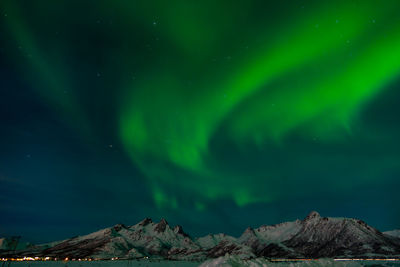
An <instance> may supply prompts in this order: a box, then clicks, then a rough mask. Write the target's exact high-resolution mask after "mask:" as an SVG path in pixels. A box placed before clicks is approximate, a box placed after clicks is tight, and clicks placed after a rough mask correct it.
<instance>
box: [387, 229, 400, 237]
mask: <svg viewBox="0 0 400 267" xmlns="http://www.w3.org/2000/svg"><path fill="white" fill-rule="evenodd" d="M383 234H384V235H386V236H391V237H397V238H400V230H392V231H387V232H383Z"/></svg>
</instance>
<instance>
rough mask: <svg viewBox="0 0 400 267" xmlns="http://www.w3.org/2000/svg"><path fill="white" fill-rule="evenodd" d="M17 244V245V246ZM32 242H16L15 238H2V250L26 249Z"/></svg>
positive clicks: (0, 240) (0, 241)
mask: <svg viewBox="0 0 400 267" xmlns="http://www.w3.org/2000/svg"><path fill="white" fill-rule="evenodd" d="M15 245H17V246H15ZM31 246H32V244H31V243H28V242H25V243H21V242H17V243H16V242H15V239H13V238H5V237H3V238H0V251H9V250H24V249H27V248H29V247H31Z"/></svg>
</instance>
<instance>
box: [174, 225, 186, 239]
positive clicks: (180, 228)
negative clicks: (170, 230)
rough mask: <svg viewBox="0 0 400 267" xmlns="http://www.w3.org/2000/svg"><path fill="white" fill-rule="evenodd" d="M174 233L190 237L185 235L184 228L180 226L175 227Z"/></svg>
mask: <svg viewBox="0 0 400 267" xmlns="http://www.w3.org/2000/svg"><path fill="white" fill-rule="evenodd" d="M174 232H175V234H181V235H183V236H185V237H187V236H189V235H188V234H187V233H185V232H184V231H183V228H182V226H180V225H177V226H175V227H174Z"/></svg>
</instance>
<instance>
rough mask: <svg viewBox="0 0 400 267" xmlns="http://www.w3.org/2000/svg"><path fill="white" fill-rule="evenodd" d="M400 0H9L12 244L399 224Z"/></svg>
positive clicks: (0, 193) (1, 72) (4, 175)
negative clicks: (308, 223) (314, 218)
mask: <svg viewBox="0 0 400 267" xmlns="http://www.w3.org/2000/svg"><path fill="white" fill-rule="evenodd" d="M399 14H400V1H398V0H393V1H392V0H383V1H368V0H358V1H356V0H343V1H321V0H318V1H317V0H316V1H312V0H302V1H297V0H292V1H289V0H287V1H265V0H254V1H250V0H235V1H232V0H217V1H215V0H202V1H197V0H196V1H195V0H193V1H192V0H172V1H165V0H151V1H149V0H131V1H128V0H126V1H124V0H114V1H108V0H85V1H82V0H59V1H49V0H36V1H31V0H26V1H24V0H1V1H0V236H9V235H17V234H18V235H22V236H23V237H24V239H26V240H29V241H32V242H45V241H50V240H57V239H64V238H67V237H71V236H74V235H79V234H85V233H89V232H92V231H95V230H98V229H100V228H104V227H108V226H112V225H114V224H116V223H125V224H127V225H131V224H135V223H137V222H138V221H140V220H142V219H143V218H145V217H152V218H153V219H154V220H159V219H160V218H162V217H163V218H166V219H167V221H168V222H169V223H171V224H181V225H183V227H184V229H185V231H186V232H188V233H189V234H191V235H194V236H198V235H205V234H207V233H209V232H213V233H217V232H225V233H227V234H231V235H236V236H237V235H239V234H240V233H241V232H242V231H243V230H244V229H245V228H246V227H247V226H259V225H262V224H273V223H279V222H282V221H286V220H295V219H297V218H303V217H305V216H306V215H307V213H308V212H310V211H311V210H317V211H319V212H320V213H321V215H322V216H340V217H356V218H360V219H363V220H365V221H366V222H367V223H369V224H371V225H372V226H374V227H377V228H378V229H380V230H382V231H384V230H391V229H394V228H400V205H399V204H398V203H400V193H399V188H400V116H399V114H400V105H399V103H400V15H399Z"/></svg>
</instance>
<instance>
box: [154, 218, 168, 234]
mask: <svg viewBox="0 0 400 267" xmlns="http://www.w3.org/2000/svg"><path fill="white" fill-rule="evenodd" d="M167 225H168V222H167V221H166V220H165V219H164V218H163V219H161V221H160V222H159V223H157V224H156V226H155V227H154V231H156V232H158V233H162V232H164V231H165V229H166V228H167Z"/></svg>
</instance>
